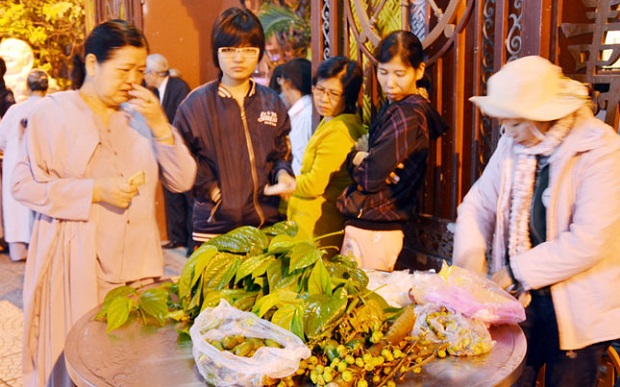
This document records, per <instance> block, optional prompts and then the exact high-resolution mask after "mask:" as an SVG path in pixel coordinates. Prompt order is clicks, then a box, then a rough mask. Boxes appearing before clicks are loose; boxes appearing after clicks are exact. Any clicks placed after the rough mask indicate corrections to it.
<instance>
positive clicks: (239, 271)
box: [98, 222, 388, 342]
mask: <svg viewBox="0 0 620 387" xmlns="http://www.w3.org/2000/svg"><path fill="white" fill-rule="evenodd" d="M296 234H297V226H296V224H295V223H292V222H281V223H277V224H275V225H274V226H271V227H267V228H264V229H258V228H255V227H251V226H243V227H239V228H237V229H235V230H233V231H231V232H229V233H227V234H223V235H220V236H218V237H216V238H213V239H211V240H210V241H209V242H206V243H204V244H203V245H202V246H201V247H200V248H198V249H197V250H196V251H195V252H194V253H193V254H192V256H191V257H190V258H189V260H188V262H187V263H186V265H185V267H184V268H183V271H182V273H181V276H180V278H179V280H178V282H177V283H176V284H165V285H163V286H162V287H160V288H155V289H149V290H147V291H145V292H143V293H140V292H139V291H136V290H135V289H132V288H130V287H121V288H117V289H115V290H113V291H112V292H110V294H108V295H107V297H106V300H105V302H104V305H103V308H102V310H101V312H100V313H99V315H98V317H99V318H100V319H107V323H108V331H109V330H112V329H116V328H118V327H120V326H122V325H123V324H124V323H125V322H126V321H127V320H129V319H130V317H131V316H132V315H137V316H141V317H142V318H143V320H145V321H146V320H147V318H149V319H151V320H153V319H154V320H155V322H158V323H160V324H163V323H164V322H165V320H166V319H167V318H173V319H174V320H177V321H189V322H191V321H193V319H194V318H196V317H197V316H198V314H199V313H200V312H201V311H202V310H204V309H205V308H208V307H215V306H217V305H218V304H219V302H220V300H222V299H225V300H227V301H228V302H229V303H230V304H231V305H232V306H234V307H236V308H237V309H240V310H244V311H252V312H254V313H255V314H256V315H258V316H259V317H262V318H264V319H266V320H268V321H271V322H272V323H274V324H276V325H279V326H281V327H282V328H284V329H287V330H289V331H291V332H293V333H294V334H296V335H297V336H299V337H300V338H301V339H302V340H304V341H309V340H314V341H317V342H318V341H320V340H321V339H322V338H328V337H329V336H330V334H331V330H332V329H333V328H334V327H336V326H338V325H339V324H340V323H341V322H342V321H341V320H342V318H343V316H345V314H346V315H350V316H353V315H354V316H355V319H356V320H355V325H356V326H358V328H359V327H362V329H364V330H366V331H369V330H370V329H371V327H372V326H377V325H378V324H381V323H382V322H383V320H384V318H385V317H386V316H385V314H384V309H386V308H387V307H388V305H387V303H386V302H385V300H383V298H381V297H380V296H379V295H377V294H376V293H374V292H371V291H369V290H368V289H367V288H366V286H367V284H368V277H367V276H366V274H365V273H364V271H363V270H361V269H359V268H358V267H357V264H356V262H355V261H354V260H353V259H352V258H350V257H345V256H342V255H335V256H334V257H332V258H326V257H325V255H326V251H325V250H324V249H322V248H321V247H320V246H319V243H320V239H321V238H317V239H316V240H307V239H302V238H298V237H296ZM355 311H358V313H356V312H355Z"/></svg>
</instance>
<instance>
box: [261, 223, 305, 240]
mask: <svg viewBox="0 0 620 387" xmlns="http://www.w3.org/2000/svg"><path fill="white" fill-rule="evenodd" d="M261 231H262V232H263V233H264V234H265V235H270V236H276V235H288V236H291V237H294V236H295V235H297V231H299V227H298V226H297V223H296V222H294V221H291V220H285V221H283V222H278V223H276V224H274V225H273V226H269V227H265V228H262V229H261Z"/></svg>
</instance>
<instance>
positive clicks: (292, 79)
mask: <svg viewBox="0 0 620 387" xmlns="http://www.w3.org/2000/svg"><path fill="white" fill-rule="evenodd" d="M280 86H281V87H282V91H281V93H280V96H281V97H282V100H284V104H285V105H286V106H287V107H288V108H289V109H288V116H289V118H290V119H291V133H290V135H289V137H290V140H291V152H292V153H293V163H292V166H293V171H294V172H295V175H299V173H300V171H301V160H302V158H303V156H304V150H305V149H306V145H307V144H308V140H310V137H312V133H313V130H312V129H313V128H312V96H311V93H312V66H311V64H310V61H309V60H307V59H304V58H294V59H291V60H290V61H288V62H286V63H285V64H284V65H282V74H281V75H280Z"/></svg>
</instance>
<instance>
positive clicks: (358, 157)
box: [352, 151, 368, 167]
mask: <svg viewBox="0 0 620 387" xmlns="http://www.w3.org/2000/svg"><path fill="white" fill-rule="evenodd" d="M366 157H368V152H363V151H360V152H357V153H356V154H355V156H353V161H352V163H353V165H355V166H356V167H357V166H359V165H360V164H361V163H362V161H364V159H365V158H366Z"/></svg>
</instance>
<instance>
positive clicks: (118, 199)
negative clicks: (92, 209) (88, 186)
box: [93, 177, 138, 209]
mask: <svg viewBox="0 0 620 387" xmlns="http://www.w3.org/2000/svg"><path fill="white" fill-rule="evenodd" d="M137 194H138V188H137V187H136V186H135V185H133V184H130V183H128V182H127V181H125V180H124V179H121V178H118V177H106V178H103V179H95V184H94V187H93V203H99V202H104V203H108V204H111V205H113V206H114V207H118V208H123V209H125V208H128V207H129V205H130V204H131V200H132V199H133V198H134V196H136V195H137Z"/></svg>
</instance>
